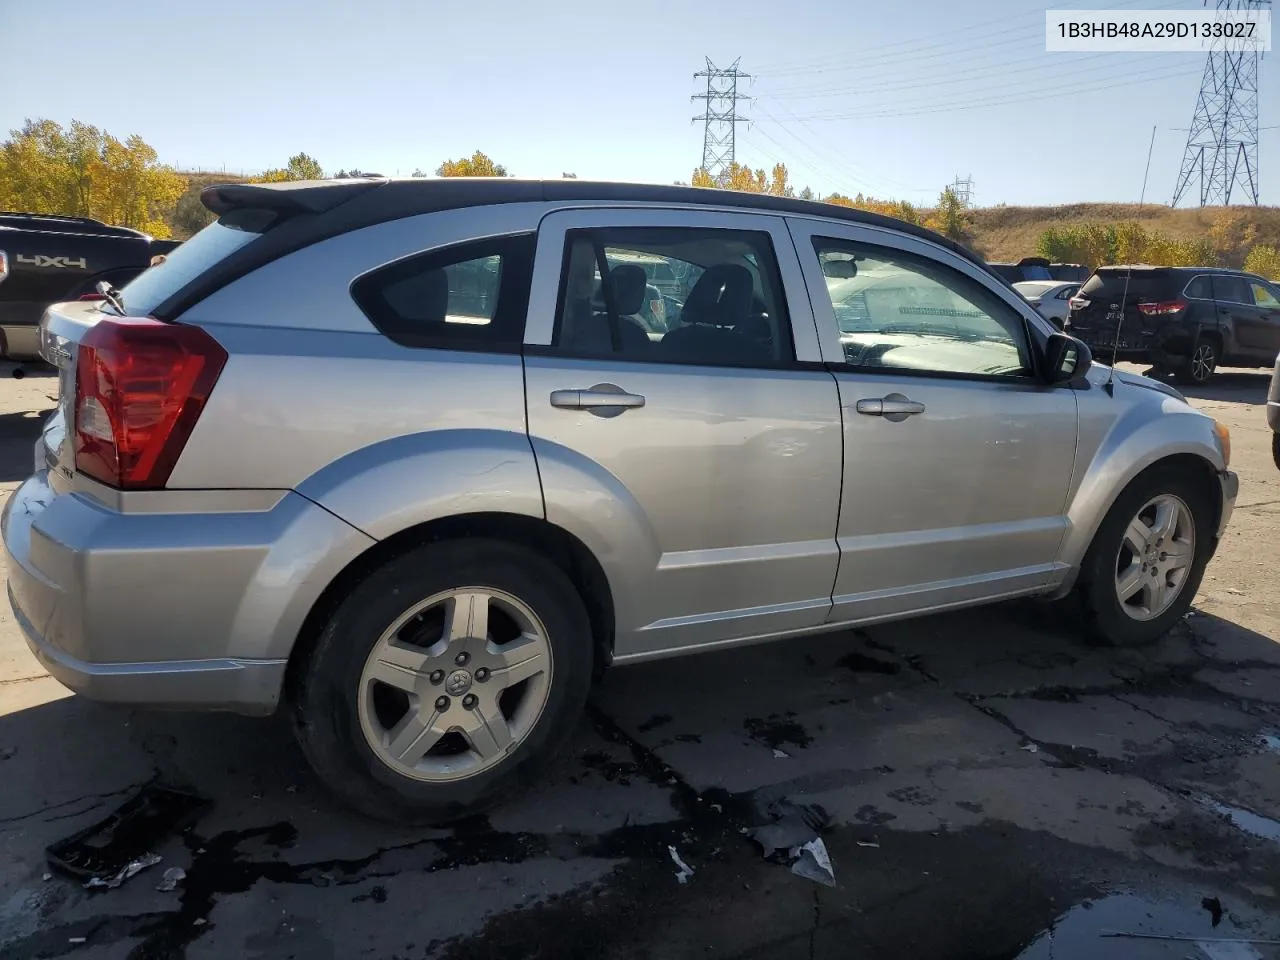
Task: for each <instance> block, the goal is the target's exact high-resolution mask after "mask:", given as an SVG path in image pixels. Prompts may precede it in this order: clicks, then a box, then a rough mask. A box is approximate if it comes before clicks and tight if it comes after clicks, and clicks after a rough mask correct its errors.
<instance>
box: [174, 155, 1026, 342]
mask: <svg viewBox="0 0 1280 960" xmlns="http://www.w3.org/2000/svg"><path fill="white" fill-rule="evenodd" d="M200 199H201V201H202V202H203V203H204V204H205V206H206V207H208V208H209V209H210V210H213V211H214V212H215V213H219V214H222V213H225V212H227V211H229V210H234V209H239V208H245V207H255V208H264V207H265V208H268V209H275V210H279V211H281V212H282V213H286V214H287V217H286V218H285V219H284V220H283V221H282V222H279V223H278V224H277V225H276V226H274V227H272V228H271V229H270V230H268V231H267V232H266V233H265V234H264V235H263V236H262V238H261V239H260V240H255V241H254V242H253V243H250V244H247V245H246V246H244V247H242V248H241V249H239V250H237V251H236V252H234V253H232V254H231V255H230V256H229V257H227V258H226V259H225V260H223V261H221V262H220V263H218V264H217V265H216V266H214V267H213V268H211V269H210V270H209V271H208V272H206V273H205V274H203V275H202V276H200V277H197V278H196V279H195V280H193V281H192V282H191V283H189V284H188V285H187V286H185V287H183V288H182V289H181V290H179V291H178V292H177V293H176V294H174V296H172V297H170V298H169V299H168V300H166V301H165V302H164V303H161V304H159V306H158V307H157V309H156V311H155V315H156V317H157V318H158V319H162V320H164V319H173V318H175V317H176V316H177V315H178V314H180V313H182V311H184V310H186V309H187V308H188V307H191V306H192V305H194V304H195V303H197V302H199V301H200V300H202V299H204V298H205V297H207V296H208V295H209V294H211V293H213V291H215V290H217V289H219V288H220V287H223V286H225V285H226V284H228V283H230V282H232V281H233V280H235V279H237V278H238V277H241V276H243V275H244V274H246V273H248V272H250V271H251V270H255V269H257V268H258V267H260V266H263V265H264V264H266V263H269V262H271V261H272V260H276V259H278V258H280V257H283V256H285V255H287V254H290V253H293V252H294V251H296V250H300V249H302V248H303V247H307V246H310V245H312V244H314V243H319V242H320V241H322V240H327V239H329V238H330V237H335V236H338V235H340V234H343V233H349V232H351V231H353V230H359V229H361V228H363V227H370V226H374V225H376V224H379V223H385V222H388V221H391V220H400V219H403V218H405V217H414V216H419V215H422V214H426V213H436V212H438V211H441V210H456V209H459V208H462V207H479V206H490V205H493V204H502V203H540V202H545V201H551V202H555V201H560V202H565V203H570V202H572V203H591V202H597V203H605V204H608V203H655V204H667V205H676V204H681V205H683V204H701V205H705V206H716V207H741V208H742V209H744V210H761V211H768V212H773V213H782V214H788V213H790V214H795V215H797V216H805V217H821V218H824V219H828V220H844V221H848V222H852V223H859V224H865V225H869V226H876V227H886V228H888V229H891V230H896V231H898V232H900V233H906V234H910V235H912V236H915V237H919V238H922V239H925V240H929V241H931V242H933V243H936V244H938V245H939V246H942V247H945V248H946V249H948V250H951V251H953V252H955V253H957V254H959V255H960V256H962V257H964V258H965V259H967V260H970V261H972V262H973V263H975V264H977V265H979V266H981V267H982V268H983V269H987V270H988V272H989V273H991V275H992V276H995V277H996V278H997V279H999V280H1000V282H1001V283H1006V281H1005V280H1003V278H1000V277H999V275H998V274H996V273H995V272H994V271H990V270H989V269H988V268H987V266H986V264H985V262H984V261H983V260H982V258H981V257H979V256H977V255H976V254H975V253H973V251H971V250H969V249H967V248H965V247H963V246H961V245H960V244H958V243H956V242H954V241H953V240H949V239H947V238H946V237H944V236H942V235H941V234H938V233H935V232H934V231H932V230H928V229H926V228H925V227H918V226H916V225H914V224H910V223H906V222H905V221H902V220H897V219H894V218H893V217H885V216H881V215H880V214H876V213H869V212H867V211H865V210H855V209H853V208H851V207H842V206H839V205H837V204H832V203H824V202H821V201H815V200H798V199H794V198H791V197H775V196H771V195H767V194H756V193H739V192H737V191H733V190H709V189H702V188H698V187H677V186H660V185H655V184H632V183H610V182H593V181H589V180H517V179H514V178H509V177H442V178H438V179H432V178H425V177H423V178H407V179H388V178H382V179H361V180H306V181H296V182H285V183H269V184H268V183H261V184H252V183H241V184H223V185H215V186H211V187H207V188H206V189H205V190H203V191H202V192H201V194H200Z"/></svg>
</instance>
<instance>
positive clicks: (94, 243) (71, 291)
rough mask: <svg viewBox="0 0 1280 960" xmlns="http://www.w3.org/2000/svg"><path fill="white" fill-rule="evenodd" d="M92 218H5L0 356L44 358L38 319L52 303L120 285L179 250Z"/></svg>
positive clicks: (0, 246)
mask: <svg viewBox="0 0 1280 960" xmlns="http://www.w3.org/2000/svg"><path fill="white" fill-rule="evenodd" d="M177 246H178V244H177V242H176V241H171V240H156V239H154V238H152V237H151V236H149V235H147V234H145V233H142V232H141V231H138V230H130V229H128V228H126V227H113V226H109V225H107V224H105V223H102V222H101V221H98V220H92V219H90V218H89V217H56V216H48V215H45V214H34V213H0V357H3V358H4V359H7V360H19V361H25V360H38V359H39V357H40V337H39V324H40V316H41V314H43V313H44V310H45V308H46V307H47V306H49V304H51V303H56V302H58V301H60V300H75V299H78V298H80V297H82V296H89V295H93V294H94V290H95V287H96V286H97V284H98V283H99V282H102V281H105V282H107V283H109V284H111V285H112V286H113V287H122V286H124V285H125V284H126V283H128V282H129V281H130V280H132V279H133V278H134V277H136V276H137V275H138V274H139V273H141V272H142V271H143V270H145V269H146V268H147V267H148V266H149V265H150V264H151V262H152V260H153V259H154V258H156V257H158V256H163V255H165V254H167V253H169V252H170V251H171V250H173V249H174V248H175V247H177Z"/></svg>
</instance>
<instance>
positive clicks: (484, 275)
mask: <svg viewBox="0 0 1280 960" xmlns="http://www.w3.org/2000/svg"><path fill="white" fill-rule="evenodd" d="M534 244H535V241H534V236H533V234H522V235H520V236H514V237H495V238H491V239H487V240H476V241H473V242H471V243H464V244H459V245H457V246H453V247H446V248H444V249H441V250H432V251H430V252H429V253H423V254H419V255H417V256H414V257H409V258H408V259H405V260H400V261H397V262H396V263H392V264H390V265H388V266H385V267H381V268H379V269H377V270H374V271H373V272H372V273H366V274H365V275H364V276H362V277H360V278H359V279H357V280H356V281H355V283H353V284H352V285H351V296H352V297H353V298H354V299H355V301H356V304H357V305H358V306H359V307H360V309H361V310H363V311H364V313H365V316H367V317H368V318H369V319H370V320H371V321H372V322H373V325H374V326H375V327H377V328H378V330H379V332H381V333H382V335H383V336H385V337H387V338H388V339H390V340H394V341H395V342H396V343H398V344H400V345H401V346H405V347H445V348H451V349H455V350H519V349H520V343H521V341H522V340H523V339H524V318H525V313H526V312H527V310H528V307H529V283H530V279H531V276H532V270H533V252H534Z"/></svg>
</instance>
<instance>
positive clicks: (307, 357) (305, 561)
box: [3, 179, 1237, 822]
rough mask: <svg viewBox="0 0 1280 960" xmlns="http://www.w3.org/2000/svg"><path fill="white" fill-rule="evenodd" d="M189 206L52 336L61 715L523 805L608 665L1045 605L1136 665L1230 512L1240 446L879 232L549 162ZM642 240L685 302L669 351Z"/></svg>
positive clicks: (851, 217) (330, 775)
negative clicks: (228, 736)
mask: <svg viewBox="0 0 1280 960" xmlns="http://www.w3.org/2000/svg"><path fill="white" fill-rule="evenodd" d="M204 202H205V203H206V205H207V206H208V207H210V208H211V209H212V210H213V211H214V212H216V213H217V214H218V215H219V219H218V220H217V222H216V223H214V224H213V225H212V226H209V227H208V228H206V229H205V230H204V231H202V232H201V233H199V234H198V235H197V236H196V237H194V238H193V239H192V240H190V241H189V242H187V243H185V244H183V245H182V246H181V247H179V248H178V249H177V250H175V251H174V252H173V253H172V254H171V255H170V256H169V258H168V260H167V261H165V262H164V263H162V264H160V265H158V266H155V267H153V268H151V269H149V270H147V271H146V272H145V273H143V274H142V275H141V276H139V277H138V278H137V279H136V280H134V281H133V282H132V283H130V284H129V285H128V286H127V287H125V288H124V290H123V291H119V292H116V291H110V295H109V296H108V297H107V298H106V299H104V300H103V301H102V302H99V303H69V304H61V305H57V306H55V307H53V308H51V309H50V310H49V311H48V313H47V314H46V316H45V318H44V321H43V325H42V338H43V350H44V353H45V356H46V357H47V358H48V359H49V360H50V361H52V362H53V363H55V364H56V365H57V366H58V368H59V369H60V370H61V397H60V401H59V405H58V409H57V411H56V412H55V413H54V414H53V415H51V417H50V418H49V420H48V422H47V423H46V424H45V425H44V428H43V436H42V438H41V439H40V440H39V441H38V443H37V445H36V449H35V463H34V467H35V472H34V474H33V476H32V477H31V478H30V479H29V480H27V481H26V482H25V483H24V484H23V485H22V486H21V488H19V489H18V490H17V491H16V492H15V493H14V494H13V495H12V497H11V499H10V500H9V502H8V504H7V506H6V507H5V511H4V516H3V539H4V545H5V549H6V550H7V553H8V557H9V591H10V600H11V602H12V605H13V608H14V611H15V614H16V616H17V619H18V622H19V623H20V624H21V625H22V628H23V629H24V630H25V632H26V635H27V638H28V640H29V642H30V645H31V648H32V650H33V651H34V652H35V654H36V656H38V657H39V658H40V660H41V662H42V663H43V664H44V665H45V666H46V668H47V669H48V670H49V672H50V673H51V674H53V675H54V676H55V677H57V678H58V679H59V680H61V681H62V682H63V683H64V684H66V685H67V686H68V687H70V688H71V689H73V690H75V691H77V692H80V693H83V694H85V695H86V696H89V697H94V698H98V699H101V700H110V701H118V702H126V703H133V704H150V705H156V706H176V707H182V708H200V709H223V710H234V711H240V712H246V713H269V712H271V711H273V710H275V709H276V708H277V706H279V705H281V704H282V703H283V704H287V707H288V709H289V711H290V712H291V713H292V715H293V717H294V718H296V727H297V731H298V736H299V740H300V742H301V744H302V748H303V750H304V751H305V753H306V755H307V757H308V758H309V760H310V761H311V763H312V765H313V766H314V767H315V769H316V771H317V772H318V774H319V776H320V777H321V779H323V780H324V781H325V782H326V783H327V784H328V785H329V787H331V788H332V789H333V790H334V791H336V792H337V793H338V794H339V795H340V796H341V797H342V798H344V799H345V800H346V801H347V802H348V803H350V804H352V805H354V806H355V807H357V808H358V809H360V810H363V811H366V812H368V813H370V814H374V815H378V816H383V817H390V818H393V819H396V820H399V821H400V822H404V821H406V820H408V821H416V822H439V821H445V820H449V819H451V818H456V817H459V816H463V815H467V814H470V813H473V812H475V811H477V810H480V809H483V808H484V807H486V806H488V805H491V804H493V803H495V802H497V801H499V800H500V799H502V798H503V797H505V796H508V795H509V794H511V793H512V792H513V791H514V790H516V789H518V788H519V787H520V786H521V785H522V784H525V783H527V781H528V780H529V778H530V777H531V775H532V774H533V773H534V772H535V771H536V769H537V767H538V766H539V764H540V762H541V761H543V760H544V759H545V758H546V757H547V756H548V755H549V754H550V753H551V752H552V751H553V750H554V749H555V748H556V746H557V745H558V744H560V743H561V742H562V741H563V740H564V739H565V737H566V736H567V735H568V733H569V732H570V730H571V729H572V727H573V726H574V724H575V722H576V720H577V718H578V716H579V713H580V711H581V709H582V706H583V703H584V701H585V698H586V697H587V694H588V691H589V687H590V685H591V682H592V680H593V677H594V676H595V675H596V674H597V673H598V671H599V670H600V669H601V668H603V667H604V666H606V665H608V664H623V663H634V662H637V661H642V660H649V659H653V658H657V657H666V656H671V655H675V654H683V653H692V652H695V651H702V650H715V649H723V648H725V647H731V646H734V645H738V644H745V643H753V642H756V641H762V640H771V639H787V638H791V637H796V636H800V635H803V634H812V633H817V632H821V631H832V630H841V629H845V628H847V627H849V626H851V625H854V624H867V623H873V622H879V621H885V620H893V619H898V618H903V617H909V616H915V615H917V614H923V613H929V612H933V611H938V610H949V609H954V608H958V607H965V606H970V605H973V604H980V603H987V602H990V601H995V600H1002V599H1005V598H1009V597H1018V596H1032V595H1036V596H1042V597H1045V598H1050V599H1052V598H1062V597H1066V596H1067V595H1068V594H1070V593H1073V592H1074V593H1076V594H1078V595H1079V597H1080V598H1081V599H1082V608H1083V610H1084V611H1085V616H1084V618H1083V621H1082V622H1084V623H1085V624H1087V626H1088V629H1089V630H1090V631H1092V632H1093V633H1094V634H1095V635H1097V636H1098V637H1100V638H1103V639H1105V640H1107V641H1110V642H1113V643H1121V644H1131V643H1141V642H1144V641H1148V640H1151V639H1153V638H1155V637H1157V636H1158V635H1160V634H1161V633H1163V632H1164V631H1166V630H1167V629H1168V628H1169V627H1170V626H1171V625H1172V624H1173V623H1174V622H1175V621H1176V620H1177V619H1178V618H1179V617H1181V616H1182V615H1183V613H1184V612H1185V611H1186V609H1187V607H1188V605H1189V604H1190V602H1191V600H1192V597H1193V594H1194V593H1195V591H1196V588H1197V586H1198V585H1199V583H1200V580H1201V577H1202V575H1203V573H1204V569H1205V565H1206V563H1208V561H1209V559H1210V557H1211V556H1212V554H1213V552H1214V550H1215V548H1216V545H1217V543H1218V540H1219V538H1220V536H1221V535H1222V531H1223V529H1224V527H1225V525H1226V523H1227V520H1228V517H1229V516H1230V514H1231V511H1232V507H1233V505H1234V502H1235V495H1236V488H1237V481H1236V477H1235V475H1234V474H1232V473H1231V472H1230V471H1229V470H1228V464H1229V459H1230V443H1229V437H1228V434H1227V432H1226V430H1225V429H1223V428H1222V427H1221V426H1219V425H1218V424H1216V423H1215V422H1214V421H1213V420H1212V419H1210V418H1209V417H1207V416H1205V415H1203V414H1201V413H1199V412H1197V411H1196V410H1194V409H1192V408H1191V407H1190V406H1188V405H1187V403H1186V402H1184V400H1183V399H1182V398H1181V396H1179V394H1178V393H1177V392H1175V391H1174V390H1172V389H1171V388H1169V387H1166V386H1163V385H1161V384H1157V383H1154V382H1152V381H1150V380H1146V379H1143V378H1141V377H1136V376H1131V375H1128V374H1124V373H1118V372H1113V371H1110V370H1108V369H1106V368H1104V367H1101V366H1093V365H1092V364H1091V358H1090V356H1089V353H1088V350H1087V348H1085V347H1084V346H1083V345H1082V344H1081V343H1079V342H1078V341H1076V340H1073V339H1072V338H1070V337H1068V336H1066V335H1064V334H1062V333H1059V332H1057V331H1055V330H1054V329H1052V326H1051V324H1049V322H1048V321H1046V320H1044V319H1043V318H1042V317H1040V316H1039V315H1038V314H1037V313H1036V312H1035V310H1034V309H1032V307H1031V306H1030V305H1029V304H1028V303H1027V302H1026V301H1025V300H1023V299H1022V298H1020V297H1019V296H1018V295H1017V294H1016V293H1015V292H1014V291H1013V290H1011V289H1010V288H1009V287H1008V286H1006V285H1005V284H1004V283H1002V282H1001V281H1000V280H999V279H998V278H997V277H996V276H995V275H993V274H992V273H990V272H989V270H988V269H987V268H986V267H985V266H984V265H983V264H982V263H981V262H980V261H979V260H978V259H976V258H975V257H973V256H972V255H971V254H969V253H968V252H967V251H965V250H964V249H962V248H960V247H958V246H956V245H955V244H953V243H951V242H949V241H947V240H946V239H944V238H942V237H939V236H937V235H936V234H933V233H931V232H929V231H926V230H923V229H919V228H916V227H912V226H909V225H906V224H904V223H900V222H898V221H896V220H891V219H886V218H882V217H877V216H874V215H871V214H866V213H862V212H858V211H852V210H846V209H842V208H839V207H834V206H828V205H823V204H818V203H808V202H804V201H797V200H789V199H785V198H777V197H758V196H752V195H747V194H733V193H727V192H719V191H701V190H691V189H681V188H671V187H642V186H623V185H616V184H591V183H586V182H581V181H575V180H569V181H549V182H545V183H543V182H530V181H515V180H480V181H476V180H439V181H423V180H412V181H400V180H375V179H369V180H360V181H333V182H325V183H311V184H306V183H304V184H271V185H232V186H221V187H213V188H210V189H209V190H206V191H205V193H204ZM641 259H642V260H644V261H645V262H652V261H654V260H655V259H656V260H665V261H667V262H668V263H669V264H670V266H671V268H672V271H673V272H674V273H675V274H676V275H678V276H684V277H687V278H688V282H689V291H688V294H687V297H686V298H685V300H684V303H683V305H682V306H681V308H680V312H681V315H680V316H679V317H678V318H674V319H676V320H677V321H678V322H676V323H674V324H673V325H672V327H671V329H670V330H668V331H667V332H665V333H662V334H660V335H653V334H652V332H651V331H650V332H646V331H645V330H644V329H643V328H642V327H641V326H640V325H639V323H638V322H636V321H635V320H634V319H633V318H632V315H633V314H634V313H636V311H637V309H638V308H637V306H636V304H633V303H631V302H630V301H631V300H632V299H634V298H635V296H636V295H637V294H636V291H643V290H644V287H645V285H644V284H638V283H632V282H626V283H623V282H622V281H623V280H624V279H627V278H623V277H622V276H621V275H617V276H615V274H614V271H615V270H620V269H623V267H621V266H617V265H618V264H624V265H625V264H626V263H628V262H631V261H636V260H641ZM611 263H612V264H615V266H613V267H611V266H610V264H611ZM631 279H634V278H631Z"/></svg>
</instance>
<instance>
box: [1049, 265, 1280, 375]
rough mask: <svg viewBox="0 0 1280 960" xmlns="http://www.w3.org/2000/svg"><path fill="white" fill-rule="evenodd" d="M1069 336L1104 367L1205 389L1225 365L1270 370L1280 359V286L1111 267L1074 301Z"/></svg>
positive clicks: (1201, 271)
mask: <svg viewBox="0 0 1280 960" xmlns="http://www.w3.org/2000/svg"><path fill="white" fill-rule="evenodd" d="M1070 307H1071V310H1070V313H1069V315H1068V317H1067V322H1066V330H1067V331H1068V332H1070V333H1071V334H1072V335H1074V336H1077V337H1079V338H1080V339H1082V340H1083V341H1085V342H1086V343H1087V344H1089V347H1090V349H1092V350H1093V351H1094V352H1095V354H1096V355H1097V356H1098V357H1099V358H1102V359H1106V360H1110V359H1111V357H1112V356H1113V355H1114V356H1116V357H1117V358H1118V359H1120V360H1130V361H1134V362H1138V363H1148V364H1150V365H1151V367H1152V371H1151V372H1152V375H1155V376H1167V375H1169V374H1173V375H1174V376H1175V377H1176V378H1177V379H1178V380H1179V382H1181V383H1186V384H1202V383H1205V382H1206V381H1208V380H1209V378H1210V377H1212V376H1213V373H1214V371H1215V370H1216V369H1217V368H1218V367H1219V366H1221V365H1228V366H1233V367H1270V366H1271V365H1272V364H1273V363H1274V362H1275V358H1276V355H1277V353H1280V286H1277V285H1276V284H1274V283H1272V282H1270V281H1268V280H1266V279H1264V278H1262V277H1259V276H1256V275H1254V274H1251V273H1245V272H1244V271H1241V270H1229V269H1222V268H1218V267H1153V266H1144V265H1138V266H1110V267H1099V268H1098V269H1097V270H1096V271H1094V274H1093V276H1091V277H1090V278H1089V279H1088V280H1087V281H1086V282H1085V283H1084V285H1083V286H1082V287H1081V288H1080V291H1079V293H1078V294H1076V296H1075V297H1073V298H1072V299H1071V301H1070Z"/></svg>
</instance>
